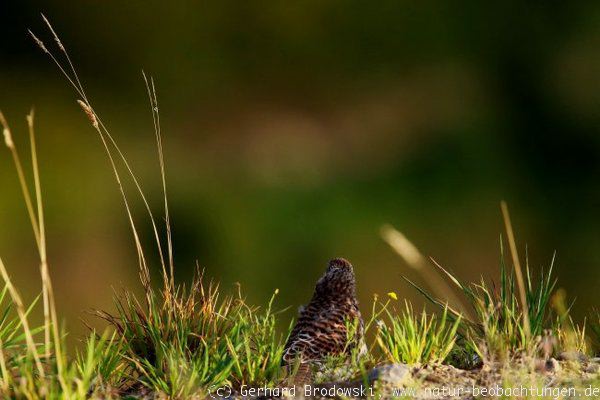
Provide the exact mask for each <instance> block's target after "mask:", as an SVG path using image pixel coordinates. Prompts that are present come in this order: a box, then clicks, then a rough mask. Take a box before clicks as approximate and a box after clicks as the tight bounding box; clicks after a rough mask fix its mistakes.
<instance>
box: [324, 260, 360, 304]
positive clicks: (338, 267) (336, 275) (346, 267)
mask: <svg viewBox="0 0 600 400" xmlns="http://www.w3.org/2000/svg"><path fill="white" fill-rule="evenodd" d="M316 290H317V292H318V293H321V294H325V295H333V296H344V295H348V296H352V297H354V296H355V293H356V283H355V278H354V268H353V267H352V264H350V262H348V261H347V260H345V259H343V258H334V259H333V260H331V261H329V265H328V266H327V271H326V272H325V274H324V275H323V276H322V277H321V279H319V280H318V282H317V286H316Z"/></svg>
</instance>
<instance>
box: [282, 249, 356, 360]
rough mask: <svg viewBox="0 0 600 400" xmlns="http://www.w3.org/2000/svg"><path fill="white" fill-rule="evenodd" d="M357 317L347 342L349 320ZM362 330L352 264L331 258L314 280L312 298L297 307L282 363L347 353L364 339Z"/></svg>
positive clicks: (352, 320)
mask: <svg viewBox="0 0 600 400" xmlns="http://www.w3.org/2000/svg"><path fill="white" fill-rule="evenodd" d="M356 321H357V322H358V326H357V329H356V332H355V333H354V335H353V337H352V338H351V339H352V340H351V342H349V338H348V322H350V323H352V322H356ZM363 333H364V325H363V321H362V318H361V315H360V311H359V308H358V301H357V300H356V282H355V278H354V270H353V267H352V264H350V263H349V262H348V261H346V260H344V259H342V258H336V259H333V260H331V261H330V262H329V265H328V268H327V271H326V272H325V274H324V275H323V276H322V277H321V279H319V281H318V282H317V284H316V286H315V291H314V294H313V296H312V299H311V300H310V302H309V303H308V305H307V306H305V307H303V308H301V310H300V315H299V317H298V321H297V322H296V325H295V326H294V328H293V329H292V332H291V334H290V337H289V339H288V341H287V343H286V345H285V350H284V354H283V357H282V364H283V365H291V364H293V363H294V362H296V361H298V360H299V361H300V363H301V364H304V363H318V362H320V361H323V360H324V359H325V358H326V357H327V356H330V355H340V354H342V353H349V352H350V351H351V350H352V349H353V348H355V347H356V346H357V345H361V343H363ZM363 346H364V344H363Z"/></svg>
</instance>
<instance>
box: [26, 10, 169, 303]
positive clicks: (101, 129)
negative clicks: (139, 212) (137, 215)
mask: <svg viewBox="0 0 600 400" xmlns="http://www.w3.org/2000/svg"><path fill="white" fill-rule="evenodd" d="M42 19H43V20H44V22H45V23H46V25H47V26H48V28H49V30H50V32H51V33H52V35H53V38H54V41H55V42H56V43H57V45H58V47H59V49H60V51H61V52H62V53H63V55H64V56H65V58H66V60H67V64H68V68H69V70H70V72H67V70H66V69H65V68H64V67H63V64H62V63H61V62H60V61H58V59H57V58H56V57H55V56H54V54H53V53H52V52H51V51H49V50H48V49H47V48H46V47H45V45H44V43H43V42H42V41H41V40H39V39H38V38H37V37H36V36H35V35H34V34H33V33H31V32H30V33H31V36H32V37H33V39H34V41H35V42H36V43H37V44H38V46H39V47H40V48H41V49H42V51H44V53H46V54H48V55H49V57H50V58H51V59H52V61H53V62H54V63H55V64H56V66H57V67H58V68H59V69H60V71H61V72H62V74H63V76H64V77H65V78H66V79H67V80H68V81H69V83H70V84H71V86H72V87H73V88H74V89H75V91H76V92H77V94H78V95H79V96H80V97H81V98H82V100H79V101H78V102H79V104H80V106H81V107H82V108H83V109H84V112H85V113H86V114H87V116H88V118H90V120H91V122H92V126H93V127H94V129H95V130H96V131H97V132H98V134H99V135H100V137H101V140H102V142H103V145H104V147H105V150H106V151H107V153H108V154H109V158H110V159H111V160H110V161H111V166H112V168H113V171H114V172H115V174H118V171H117V169H116V163H115V162H114V156H113V155H112V150H111V147H112V148H113V149H114V151H116V152H117V155H118V157H119V158H120V159H121V161H122V162H123V165H124V166H125V169H126V170H127V172H128V174H129V176H130V177H131V179H132V181H133V183H134V185H135V187H136V189H137V191H138V194H139V195H140V198H141V200H142V202H143V203H144V206H145V208H146V212H147V213H148V215H149V217H150V221H151V223H152V229H153V233H154V238H155V241H156V246H157V249H158V253H159V259H160V262H161V266H162V270H163V279H164V283H165V289H167V286H172V285H171V284H170V282H171V283H172V282H173V274H172V272H173V271H172V270H173V267H172V259H173V255H172V250H171V249H172V246H171V239H170V237H171V234H170V230H171V229H170V225H169V219H168V207H167V208H166V211H165V213H166V215H165V219H166V221H167V234H168V241H169V243H168V247H169V270H170V271H169V272H171V274H170V275H171V276H170V278H169V275H168V274H167V266H166V262H165V257H164V255H163V249H162V244H161V239H160V235H159V233H158V228H157V225H156V221H155V218H154V215H153V213H152V210H151V209H150V205H149V203H148V201H147V199H146V196H145V194H144V191H143V190H142V187H141V185H140V183H139V180H138V179H137V176H136V175H135V174H134V172H133V169H132V168H131V166H130V164H129V162H128V161H127V158H126V157H125V155H124V154H123V152H122V151H121V149H120V147H119V146H118V144H117V142H116V141H115V139H114V138H113V136H112V135H111V134H110V132H109V130H108V129H107V128H106V126H105V125H104V123H103V122H102V120H101V119H100V117H99V116H98V114H97V113H96V111H95V110H94V108H93V107H92V105H91V103H90V101H89V99H88V98H87V96H86V93H85V90H84V88H83V85H82V84H81V81H80V79H79V76H78V74H77V71H76V70H75V68H74V66H73V63H72V62H71V59H70V57H69V53H68V52H67V49H66V48H65V47H64V46H63V45H62V42H61V41H60V38H59V37H58V35H57V34H56V32H55V31H54V29H53V27H52V25H51V24H50V22H49V21H48V19H47V18H46V17H45V16H44V15H42ZM152 92H154V83H153V82H152ZM151 104H152V108H153V117H154V121H155V133H156V136H157V140H158V143H159V144H160V146H159V147H160V149H159V152H160V153H159V154H160V158H161V173H162V174H163V176H164V164H163V162H162V138H161V136H160V121H159V119H158V106H157V102H156V98H155V96H154V100H153V101H152V100H151ZM109 144H110V145H109ZM118 184H119V188H120V191H121V192H122V193H121V194H122V197H123V200H124V201H125V202H126V203H127V204H126V209H127V213H128V218H129V220H130V224H132V223H133V216H132V214H131V212H130V206H129V203H128V200H127V198H126V196H125V195H124V190H123V186H122V184H121V179H120V177H119V179H118ZM165 188H166V184H164V183H163V189H165ZM164 197H165V206H166V191H165V195H164ZM132 228H133V230H134V233H133V235H134V240H135V241H136V247H137V249H138V258H139V261H140V268H141V271H140V275H141V276H142V281H143V282H145V283H148V284H149V280H150V275H149V273H148V271H147V265H146V261H145V257H144V255H143V248H142V246H141V243H140V242H139V238H138V235H137V232H136V230H135V227H134V226H133V227H132ZM145 287H147V286H145ZM165 292H169V291H168V290H165Z"/></svg>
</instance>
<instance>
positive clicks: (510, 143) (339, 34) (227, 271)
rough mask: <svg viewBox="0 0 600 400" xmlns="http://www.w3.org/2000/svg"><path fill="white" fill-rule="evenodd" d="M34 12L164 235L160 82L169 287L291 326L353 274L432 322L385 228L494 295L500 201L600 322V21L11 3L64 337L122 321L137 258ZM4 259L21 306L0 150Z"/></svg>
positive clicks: (18, 235)
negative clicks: (241, 304)
mask: <svg viewBox="0 0 600 400" xmlns="http://www.w3.org/2000/svg"><path fill="white" fill-rule="evenodd" d="M39 12H44V13H45V14H46V15H47V16H48V18H49V19H50V20H51V21H52V22H53V24H54V26H55V28H56V30H57V31H58V32H59V33H60V35H61V37H62V40H63V42H64V43H65V44H66V45H67V46H68V48H69V50H70V53H71V55H72V58H73V60H74V61H75V63H76V65H77V68H78V71H79V72H80V76H81V77H82V79H83V81H84V82H85V85H86V87H87V89H88V92H89V94H90V95H91V97H92V98H93V99H94V101H93V103H94V104H95V107H96V109H97V110H98V111H99V113H100V115H101V116H102V117H103V119H104V120H105V121H107V122H108V125H109V127H110V129H111V131H112V133H113V134H114V135H115V137H116V138H117V140H118V142H119V143H120V144H121V146H122V148H123V149H124V151H125V152H126V154H127V155H128V157H129V159H130V161H131V163H132V165H133V166H134V168H135V170H136V171H137V173H138V174H139V175H140V178H141V180H142V182H143V186H144V188H145V190H146V191H147V192H148V195H149V197H150V198H151V199H152V205H153V208H154V209H155V212H156V213H158V214H159V213H160V210H161V192H160V179H159V175H158V171H159V170H158V164H157V159H156V150H155V145H154V138H153V129H152V119H151V114H150V111H149V107H148V104H147V97H146V93H145V88H144V84H143V81H142V78H141V70H142V69H144V70H145V71H147V72H148V73H149V74H151V75H153V76H154V77H155V79H156V82H157V88H158V95H159V102H160V110H161V118H162V123H163V132H164V135H165V138H164V142H165V158H166V162H167V175H168V186H169V197H170V204H171V213H172V220H173V227H174V239H175V260H176V268H177V272H178V280H180V281H186V280H189V279H190V277H191V275H192V273H193V268H194V264H195V261H196V260H198V261H199V264H200V265H201V266H202V267H204V268H205V269H206V274H207V276H209V277H212V278H214V279H217V280H219V281H220V282H221V283H222V287H223V288H224V290H227V291H234V290H235V285H234V283H235V282H240V283H241V284H242V287H243V290H244V293H245V294H246V296H247V297H248V299H249V300H250V301H251V302H252V303H255V304H262V303H264V302H265V300H266V299H268V298H269V297H270V296H271V294H272V293H273V290H274V289H276V288H279V289H280V298H279V301H278V305H279V307H280V308H285V307H287V306H290V309H289V310H288V311H286V313H287V315H288V316H289V317H291V316H292V315H293V314H294V310H295V309H296V307H297V306H298V305H299V304H301V303H302V302H303V301H306V300H307V299H308V297H309V296H310V294H311V291H312V287H313V284H314V282H315V281H316V279H317V278H318V277H319V275H320V274H321V273H322V271H323V270H324V268H325V266H326V262H327V260H328V259H329V258H332V257H334V256H344V257H347V258H348V259H350V260H351V261H352V262H353V264H354V265H355V269H356V274H357V278H358V290H359V295H360V298H361V300H362V302H363V304H369V303H370V301H371V298H372V295H373V294H374V293H379V294H383V293H386V292H389V291H395V292H397V293H398V294H399V295H401V296H405V297H408V298H411V299H414V300H415V301H416V302H417V303H421V302H422V300H421V299H420V298H419V296H418V295H417V294H416V293H415V291H414V290H413V289H412V288H410V287H409V286H408V285H407V284H406V283H405V282H404V281H403V280H402V279H401V275H402V274H405V275H408V276H409V277H411V278H412V279H414V280H416V281H417V282H420V283H424V282H423V281H422V280H421V278H420V277H419V276H418V275H416V274H415V273H414V271H412V270H410V269H408V268H407V266H406V264H404V262H403V261H402V260H401V259H400V258H399V257H398V256H397V255H395V254H394V253H393V252H392V251H391V250H390V249H389V248H388V246H387V245H386V244H385V243H384V242H383V241H382V240H381V238H380V236H379V229H380V227H381V225H382V224H384V223H391V224H393V225H394V226H396V227H397V228H398V229H400V230H401V231H402V232H404V233H405V234H406V235H407V237H409V238H410V239H411V240H412V241H413V242H414V243H415V244H416V245H417V246H418V247H419V248H420V249H421V251H422V252H423V253H424V254H426V255H431V256H433V257H435V258H436V259H437V260H438V261H439V262H440V263H441V264H442V265H444V266H446V267H447V268H449V269H451V270H453V271H454V272H456V273H457V274H458V275H459V276H461V277H463V278H464V279H466V280H479V279H480V277H481V276H484V277H486V278H487V279H491V278H493V277H497V274H498V265H499V236H500V234H501V233H502V219H501V214H500V210H499V202H500V200H502V199H505V200H507V201H508V203H509V205H510V208H511V212H512V217H513V223H514V225H515V229H516V232H517V240H518V242H519V244H520V250H521V253H522V254H524V252H525V246H526V245H527V247H528V254H529V262H530V265H531V267H532V269H533V270H534V271H539V270H540V269H541V268H542V267H544V266H545V267H547V266H548V264H549V263H550V260H551V257H552V254H553V252H554V251H555V250H556V251H557V263H556V272H557V276H558V278H559V284H560V286H561V287H564V288H565V289H566V291H567V294H568V295H569V296H570V297H571V298H576V299H577V300H576V306H575V308H574V310H575V315H576V317H577V318H578V319H580V320H581V319H583V318H584V316H585V315H586V313H587V312H588V311H589V310H590V309H591V308H592V307H593V306H594V305H597V304H598V302H597V298H598V293H597V290H598V285H599V284H600V269H599V268H598V267H599V265H600V251H599V248H598V244H599V242H600V224H599V223H598V221H599V220H600V181H599V172H600V157H599V156H600V135H599V133H600V132H599V127H600V114H599V105H600V79H599V77H600V51H599V50H600V3H599V2H588V1H569V2H558V1H557V2H552V1H549V2H527V1H525V2H510V1H509V2H498V3H490V2H480V1H456V2H435V1H434V2H408V1H382V2H376V3H369V2H355V1H323V0H319V1H305V2H241V1H219V2H207V1H197V2H196V1H174V2H165V1H146V0H144V1H91V0H83V1H78V2H65V1H58V0H57V1H45V2H30V1H14V0H6V1H2V2H0V15H2V23H1V24H0V37H1V38H2V39H1V40H0V107H1V108H2V110H3V111H4V113H5V114H6V116H7V117H8V118H9V120H10V121H11V122H12V128H13V131H14V135H15V140H16V141H17V144H18V145H20V146H21V153H22V155H23V156H24V158H25V159H26V160H27V157H26V155H27V151H28V150H27V147H26V146H27V138H26V130H25V128H26V125H25V120H24V116H25V114H26V113H27V112H28V110H29V108H30V107H31V105H35V107H36V117H37V127H38V142H39V152H40V163H41V169H42V183H43V190H44V195H45V202H46V215H47V225H48V227H47V232H48V238H49V254H50V260H51V264H50V268H51V271H52V274H53V278H54V285H55V289H56V292H57V295H56V296H57V301H58V307H59V310H60V312H61V313H62V315H63V316H64V317H65V320H66V323H67V325H68V327H69V330H70V331H71V332H73V333H72V337H74V338H76V337H77V335H80V334H81V333H82V332H84V331H85V328H84V327H83V324H82V323H81V322H80V321H79V318H82V317H83V318H85V319H86V320H88V321H90V322H92V323H93V324H99V322H97V321H94V320H93V318H91V319H90V317H86V316H85V314H84V312H85V310H89V309H91V308H104V309H109V310H110V309H111V307H112V305H111V304H112V303H111V298H112V296H113V288H114V290H116V291H119V290H120V289H121V288H122V287H129V288H133V289H135V290H138V289H139V285H138V284H137V280H136V279H137V270H136V261H137V260H136V256H135V250H134V246H133V241H132V239H131V235H130V232H129V227H128V223H127V219H126V214H125V211H124V208H123V206H122V204H121V200H120V197H119V193H118V190H117V186H116V184H115V182H114V180H113V175H112V172H111V170H110V166H109V164H108V161H107V159H106V157H105V154H104V151H103V149H102V147H101V143H100V141H99V140H98V137H97V136H96V134H95V132H94V131H93V130H92V129H91V127H90V126H89V122H88V120H87V119H86V117H85V115H84V114H83V113H82V112H81V110H80V108H79V107H78V105H77V104H76V102H75V100H76V96H75V94H74V93H73V91H72V90H71V89H70V88H69V86H68V84H67V83H66V81H65V80H64V79H63V78H61V76H60V75H59V73H58V71H57V69H56V68H55V66H53V65H52V64H51V62H50V61H49V60H48V59H47V57H45V55H44V54H42V53H41V52H40V51H39V49H37V48H36V46H35V45H34V44H33V42H32V41H31V39H30V38H29V37H28V36H27V34H26V31H27V28H31V29H32V30H34V31H35V32H36V33H38V34H39V36H40V37H41V38H43V39H44V40H45V42H46V43H47V45H49V46H50V45H51V44H52V40H51V36H50V35H49V34H48V32H47V30H46V29H45V27H44V25H43V23H42V21H41V19H40V17H39ZM130 193H131V197H132V198H134V197H135V195H134V192H133V191H130ZM138 206H139V204H138ZM137 211H138V212H137V214H136V215H137V220H138V224H140V226H142V229H143V231H144V232H145V236H149V235H150V225H149V223H148V220H147V218H146V217H145V216H144V214H143V212H141V208H139V207H138V208H137ZM149 249H150V247H149ZM0 254H1V255H2V257H3V259H4V261H5V263H6V264H7V265H8V267H9V269H10V270H11V273H12V274H13V276H14V278H15V280H16V282H17V284H18V285H19V287H20V288H21V290H22V291H23V292H24V294H25V295H26V297H27V298H28V299H31V298H33V297H34V296H35V295H36V294H37V293H39V291H40V282H39V278H38V270H37V268H38V267H37V263H36V253H35V247H34V241H33V235H32V233H31V229H30V227H29V224H28V219H27V214H26V211H25V207H24V205H23V202H22V199H21V194H20V190H19V186H18V181H17V179H16V174H15V171H14V169H13V167H12V160H11V158H10V154H9V153H8V152H7V151H6V150H5V149H3V150H2V151H0ZM153 261H154V270H153V271H154V272H155V273H157V272H158V268H157V267H158V264H157V263H156V258H154V260H153ZM156 276H158V275H156Z"/></svg>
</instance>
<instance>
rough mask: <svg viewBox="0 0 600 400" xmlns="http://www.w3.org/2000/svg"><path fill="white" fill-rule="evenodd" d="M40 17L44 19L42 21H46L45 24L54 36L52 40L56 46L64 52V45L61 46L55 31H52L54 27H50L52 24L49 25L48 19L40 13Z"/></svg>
mask: <svg viewBox="0 0 600 400" xmlns="http://www.w3.org/2000/svg"><path fill="white" fill-rule="evenodd" d="M42 19H43V20H44V22H45V23H46V25H48V28H49V29H50V32H52V35H53V36H54V41H55V42H56V44H57V45H58V48H59V49H61V51H63V52H64V51H65V47H64V46H63V44H62V42H61V41H60V39H59V38H58V35H57V34H56V32H54V28H52V25H50V21H48V19H47V18H46V16H45V15H44V14H42Z"/></svg>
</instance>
